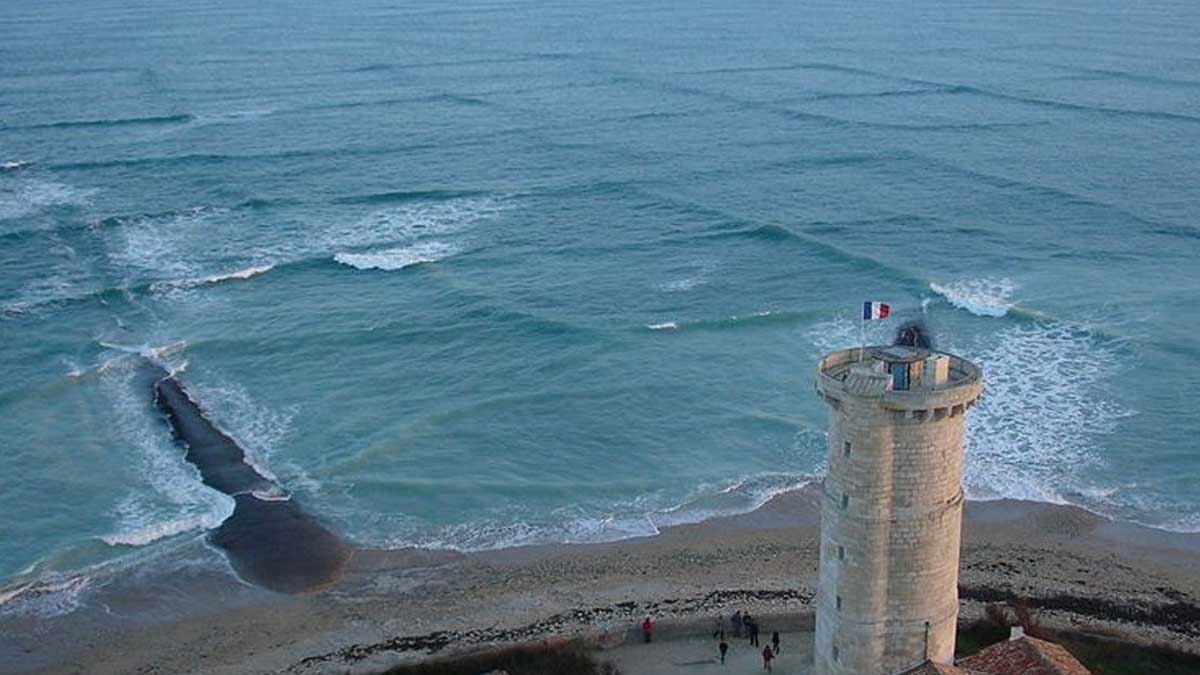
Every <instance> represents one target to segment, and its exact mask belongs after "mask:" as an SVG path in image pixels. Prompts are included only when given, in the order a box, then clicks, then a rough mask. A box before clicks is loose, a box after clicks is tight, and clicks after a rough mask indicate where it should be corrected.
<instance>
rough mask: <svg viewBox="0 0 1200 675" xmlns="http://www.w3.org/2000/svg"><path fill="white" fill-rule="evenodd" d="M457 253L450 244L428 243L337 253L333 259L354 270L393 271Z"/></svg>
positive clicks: (456, 248)
mask: <svg viewBox="0 0 1200 675" xmlns="http://www.w3.org/2000/svg"><path fill="white" fill-rule="evenodd" d="M458 252H459V248H458V247H457V246H454V245H452V244H445V243H442V242H439V241H430V242H426V243H423V244H416V245H414V246H406V247H401V248H390V249H385V250H382V251H373V252H370V253H338V254H337V255H335V256H333V259H334V260H336V261H338V262H340V263H341V264H343V265H349V266H350V267H353V268H355V269H360V270H372V269H374V270H384V271H393V270H400V269H404V268H405V267H411V266H413V265H420V264H422V263H431V262H437V261H438V260H444V259H446V258H449V257H450V256H452V255H454V254H456V253H458Z"/></svg>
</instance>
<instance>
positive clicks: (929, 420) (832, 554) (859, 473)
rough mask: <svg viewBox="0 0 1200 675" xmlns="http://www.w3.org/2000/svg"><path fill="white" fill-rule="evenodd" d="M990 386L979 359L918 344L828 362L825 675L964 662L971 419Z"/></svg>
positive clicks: (819, 659)
mask: <svg viewBox="0 0 1200 675" xmlns="http://www.w3.org/2000/svg"><path fill="white" fill-rule="evenodd" d="M982 383H983V377H982V372H981V371H980V369H979V368H978V367H977V366H975V365H974V364H972V363H971V362H969V361H967V360H965V359H961V358H959V357H957V356H952V355H949V354H941V353H937V352H931V351H929V350H926V349H921V348H917V347H903V346H895V347H867V348H865V349H861V350H860V349H847V350H842V351H836V352H832V353H830V354H828V355H826V356H825V358H823V359H821V362H820V364H819V365H818V368H817V383H816V384H817V392H818V393H819V394H820V395H821V397H822V398H824V400H825V402H826V403H827V404H829V406H830V408H831V412H830V421H829V471H828V473H827V474H826V476H825V485H824V497H823V499H822V507H821V560H820V568H821V572H820V583H819V587H818V590H817V628H816V631H817V634H816V657H815V658H816V671H815V672H816V673H817V675H893V674H894V673H899V672H902V671H904V670H906V669H908V668H911V667H913V666H915V665H918V664H920V663H922V662H923V661H925V660H926V659H931V660H933V661H935V662H938V663H947V664H948V663H952V662H953V659H954V637H955V629H956V624H957V619H958V547H959V537H960V535H961V524H962V504H963V490H962V464H963V431H964V421H965V416H966V411H967V409H968V408H970V407H971V405H972V404H973V403H975V401H976V399H978V398H979V394H980V391H981V390H982Z"/></svg>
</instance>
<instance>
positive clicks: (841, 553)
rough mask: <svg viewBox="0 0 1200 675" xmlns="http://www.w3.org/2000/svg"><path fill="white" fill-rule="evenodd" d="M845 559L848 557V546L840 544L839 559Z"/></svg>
mask: <svg viewBox="0 0 1200 675" xmlns="http://www.w3.org/2000/svg"><path fill="white" fill-rule="evenodd" d="M845 559H846V547H845V546H839V547H838V560H845Z"/></svg>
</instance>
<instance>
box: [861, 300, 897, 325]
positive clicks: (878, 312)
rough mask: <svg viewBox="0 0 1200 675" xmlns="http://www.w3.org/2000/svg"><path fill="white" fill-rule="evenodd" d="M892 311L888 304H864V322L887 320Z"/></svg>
mask: <svg viewBox="0 0 1200 675" xmlns="http://www.w3.org/2000/svg"><path fill="white" fill-rule="evenodd" d="M891 310H892V308H891V307H888V305H887V303H886V302H864V303H863V321H870V320H872V319H886V318H888V312H890V311H891Z"/></svg>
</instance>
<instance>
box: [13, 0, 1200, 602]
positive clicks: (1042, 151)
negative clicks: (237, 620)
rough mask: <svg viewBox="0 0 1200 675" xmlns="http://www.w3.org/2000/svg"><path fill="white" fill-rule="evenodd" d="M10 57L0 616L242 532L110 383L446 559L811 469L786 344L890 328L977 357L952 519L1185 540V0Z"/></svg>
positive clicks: (150, 13) (807, 426) (642, 521)
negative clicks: (1152, 531) (1152, 530)
mask: <svg viewBox="0 0 1200 675" xmlns="http://www.w3.org/2000/svg"><path fill="white" fill-rule="evenodd" d="M0 35H3V39H2V40H0V166H2V167H3V168H0V266H2V267H0V374H2V376H0V612H16V611H21V612H41V613H43V614H54V613H62V612H70V611H72V610H73V609H75V608H77V607H79V606H81V605H84V604H86V603H87V601H88V594H89V592H91V590H94V589H95V588H98V587H101V586H102V585H103V583H104V580H105V579H106V578H110V577H112V576H113V575H119V574H123V573H125V572H124V571H127V570H129V569H131V568H138V567H139V566H146V565H168V564H181V563H180V562H179V561H178V559H177V558H173V557H171V556H164V555H159V554H160V553H162V552H163V551H168V550H175V549H178V548H179V547H180V545H181V542H184V543H186V542H193V543H194V542H196V541H197V540H198V539H202V538H203V537H204V536H205V533H206V532H207V531H209V530H211V529H212V528H214V527H216V526H217V525H218V524H219V523H220V522H221V521H222V520H223V519H224V518H226V517H227V516H228V515H229V514H230V513H231V512H232V509H233V502H232V499H231V498H230V497H228V496H226V495H224V494H221V493H219V492H217V491H215V490H213V489H210V488H208V487H205V486H204V485H203V484H202V483H201V481H200V479H199V475H198V472H197V471H196V469H195V468H194V467H192V465H190V464H188V463H187V462H186V461H185V460H184V457H183V451H182V449H181V448H180V447H179V446H178V445H176V444H175V443H174V442H173V441H172V438H171V436H170V431H169V428H168V427H167V425H166V424H165V423H164V421H163V419H162V418H161V416H160V415H158V414H157V413H156V412H155V411H154V408H153V406H152V405H150V404H149V392H147V391H145V390H143V389H142V388H139V387H138V386H137V382H136V380H135V374H136V372H137V368H138V366H139V364H141V363H144V361H143V359H151V360H153V361H155V362H157V363H159V364H162V365H163V366H164V367H166V368H168V369H170V370H172V371H173V372H175V373H176V374H177V377H178V378H179V380H180V381H181V382H182V383H183V384H184V386H185V387H187V389H188V391H189V393H190V394H191V396H192V397H193V398H194V399H195V400H197V401H198V402H199V403H200V405H201V406H202V407H203V408H204V409H205V410H206V411H207V412H208V414H209V416H210V417H211V418H212V419H213V421H214V422H215V423H216V424H217V425H218V426H219V427H220V428H222V429H223V430H225V431H226V432H227V433H228V434H229V435H230V436H232V437H233V438H234V439H236V440H237V441H238V442H239V443H240V444H241V445H242V446H243V447H244V448H245V449H246V452H247V454H248V457H249V461H251V462H252V463H253V464H254V465H255V466H256V467H258V469H259V470H260V472H262V473H263V474H264V475H267V476H268V477H270V478H273V479H275V480H276V481H277V482H278V483H279V484H280V485H281V486H283V487H284V489H286V490H287V491H288V492H289V494H290V495H291V498H293V499H296V500H297V501H298V502H301V503H303V505H304V508H305V509H306V510H307V511H308V512H310V513H312V514H313V515H315V516H317V517H319V518H320V519H322V520H323V521H324V522H326V523H328V524H329V525H330V526H331V527H332V528H334V529H336V530H337V531H339V532H341V533H343V534H344V535H345V536H346V537H347V538H348V539H350V540H351V541H353V542H355V543H356V544H359V545H362V546H370V547H383V548H403V547H410V546H421V547H449V548H453V549H460V550H480V549H492V548H498V547H508V546H514V545H521V544H534V543H547V542H593V541H612V540H619V539H623V538H629V537H637V536H645V535H653V534H654V533H656V532H658V531H659V530H660V529H661V528H663V527H665V526H668V525H672V524H677V523H685V522H695V521H699V520H703V519H706V518H710V517H713V516H717V515H720V514H729V513H737V512H745V511H748V510H752V509H754V508H756V507H758V506H759V505H761V504H763V503H764V502H765V501H766V500H768V499H770V498H771V497H772V496H774V495H777V494H779V493H781V492H784V491H787V490H791V489H794V488H796V487H799V486H802V485H804V484H805V483H808V482H811V481H813V480H819V478H820V476H821V474H822V471H823V464H824V455H825V452H826V435H825V429H826V425H827V419H828V418H827V412H826V410H825V409H824V407H823V404H822V403H821V401H820V400H819V399H818V397H817V396H816V395H815V394H814V391H813V376H814V367H815V363H816V361H817V359H818V358H819V357H820V356H821V355H822V354H823V353H825V352H827V351H829V350H833V349H839V348H844V347H849V346H854V345H857V344H860V342H861V341H865V342H867V343H883V342H888V341H890V340H891V339H892V336H893V335H894V333H895V331H896V329H897V328H898V327H899V326H900V325H901V324H902V323H903V322H906V321H921V322H923V323H924V325H926V326H927V327H928V329H929V330H930V331H931V333H932V335H933V336H934V339H935V340H936V342H937V346H938V347H939V348H940V349H944V350H948V351H952V352H954V353H957V354H960V355H962V356H964V357H967V358H969V359H972V360H974V361H976V362H977V363H979V364H980V365H981V366H982V367H983V369H984V371H985V377H986V389H985V393H984V396H983V399H982V402H981V404H980V405H979V406H977V407H976V408H974V409H973V410H972V412H971V415H970V418H969V432H968V439H967V450H966V453H967V459H966V469H965V472H966V475H965V482H966V490H967V494H968V497H969V498H970V499H976V500H990V499H1000V498H1015V499H1025V500H1036V501H1043V502H1053V503H1071V504H1076V505H1079V506H1082V507H1083V508H1086V509H1088V510H1091V511H1094V512H1096V513H1099V514H1102V515H1105V516H1109V517H1113V518H1117V519H1121V520H1126V521H1133V522H1137V523H1143V524H1146V525H1151V526H1154V527H1159V528H1165V529H1168V530H1175V531H1181V532H1194V531H1200V452H1198V450H1200V448H1198V447H1197V439H1198V438H1200V416H1198V415H1197V414H1196V404H1197V401H1200V339H1198V333H1200V302H1198V301H1197V290H1200V220H1198V218H1200V5H1197V4H1196V3H1194V2H1191V1H1174V0H1151V1H1149V2H1138V3H1131V2H1125V1H1123V0H1122V1H1118V0H1086V1H1085V0H1062V1H1056V2H1045V1H1032V0H1014V1H1013V2H1003V3H988V2H963V1H950V0H914V1H912V2H893V1H885V0H864V1H855V2H843V1H838V2H832V1H828V0H816V1H812V2H808V1H805V2H777V1H770V0H761V1H760V0H751V1H749V2H734V1H733V0H696V1H693V2H675V1H669V0H640V1H638V2H632V1H629V0H611V1H608V2H597V1H595V0H487V1H483V0H464V1H462V2H455V3H448V2H429V1H427V0H411V1H394V0H327V1H325V2H309V3H296V2H283V1H279V0H265V1H263V2H232V1H228V0H170V1H167V0H133V1H130V2H116V1H115V0H71V1H70V2H67V1H66V0H6V1H5V2H3V3H2V4H0ZM868 300H869V301H882V302H886V303H888V304H889V305H890V306H891V308H892V316H891V317H889V318H888V319H886V320H881V321H871V322H868V323H864V322H862V321H861V307H862V303H863V302H864V301H868Z"/></svg>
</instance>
